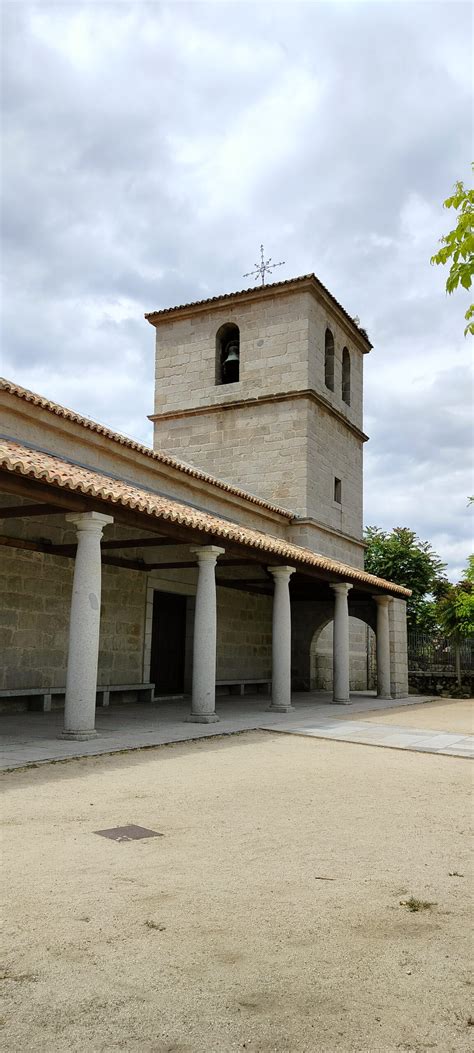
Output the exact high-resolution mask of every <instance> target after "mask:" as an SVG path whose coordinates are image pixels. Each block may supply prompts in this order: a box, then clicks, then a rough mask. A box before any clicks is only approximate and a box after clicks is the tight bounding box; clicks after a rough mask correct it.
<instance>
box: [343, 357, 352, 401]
mask: <svg viewBox="0 0 474 1053" xmlns="http://www.w3.org/2000/svg"><path fill="white" fill-rule="evenodd" d="M342 401H343V402H345V403H346V404H347V405H348V406H350V404H351V356H350V354H349V351H348V350H347V347H345V348H343V352H342Z"/></svg>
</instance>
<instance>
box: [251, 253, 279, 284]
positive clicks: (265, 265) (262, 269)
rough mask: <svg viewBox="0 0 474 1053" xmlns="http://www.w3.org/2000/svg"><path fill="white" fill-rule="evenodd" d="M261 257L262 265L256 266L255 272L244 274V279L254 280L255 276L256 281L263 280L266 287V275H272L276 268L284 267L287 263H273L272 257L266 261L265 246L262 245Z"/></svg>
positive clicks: (257, 264)
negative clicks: (264, 255)
mask: <svg viewBox="0 0 474 1053" xmlns="http://www.w3.org/2000/svg"><path fill="white" fill-rule="evenodd" d="M260 256H261V259H260V263H256V264H255V270H254V271H247V274H244V278H252V277H253V276H254V275H255V281H257V278H258V277H260V278H261V279H262V285H265V275H266V274H271V273H272V270H273V268H274V267H283V265H284V263H285V261H284V260H281V261H280V263H272V258H271V256H270V257H269V258H268V260H264V258H263V245H260Z"/></svg>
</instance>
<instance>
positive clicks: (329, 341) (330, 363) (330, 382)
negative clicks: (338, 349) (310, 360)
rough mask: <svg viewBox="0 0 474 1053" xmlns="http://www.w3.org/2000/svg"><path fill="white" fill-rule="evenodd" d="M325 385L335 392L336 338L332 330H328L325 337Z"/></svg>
mask: <svg viewBox="0 0 474 1053" xmlns="http://www.w3.org/2000/svg"><path fill="white" fill-rule="evenodd" d="M324 383H325V385H326V387H327V388H329V390H330V391H334V337H333V335H332V333H331V330H330V329H326V335H325V337H324Z"/></svg>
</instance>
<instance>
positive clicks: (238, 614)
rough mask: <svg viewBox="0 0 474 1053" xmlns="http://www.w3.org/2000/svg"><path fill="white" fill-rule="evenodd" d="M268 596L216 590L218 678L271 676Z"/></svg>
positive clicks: (270, 617) (270, 608)
mask: <svg viewBox="0 0 474 1053" xmlns="http://www.w3.org/2000/svg"><path fill="white" fill-rule="evenodd" d="M272 606H273V601H272V597H271V596H255V595H251V594H250V593H248V592H237V591H236V590H234V589H225V588H218V590H217V680H230V679H231V678H232V677H239V676H241V677H243V678H245V679H250V678H251V677H253V676H254V677H256V678H257V679H265V678H271V675H272Z"/></svg>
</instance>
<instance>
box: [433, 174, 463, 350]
mask: <svg viewBox="0 0 474 1053" xmlns="http://www.w3.org/2000/svg"><path fill="white" fill-rule="evenodd" d="M473 168H474V165H473ZM444 207H445V208H454V209H455V211H456V212H457V213H458V217H457V223H456V226H455V227H454V229H453V230H451V231H450V232H449V234H445V235H443V237H442V238H441V239H440V240H441V244H442V248H441V249H439V250H438V252H436V253H435V254H434V256H432V257H431V263H442V264H446V263H450V264H451V266H450V269H449V275H448V277H447V280H446V292H448V293H452V292H454V290H455V289H457V288H458V286H459V285H461V286H462V287H463V289H470V288H471V284H472V276H473V274H474V190H466V189H465V187H464V183H461V182H458V183H456V184H455V187H454V194H452V195H451V197H447V198H446V201H445V202H444ZM465 318H466V322H467V325H466V328H465V330H464V335H465V336H466V335H467V333H471V336H474V304H471V305H470V306H469V307H468V309H467V311H466V314H465Z"/></svg>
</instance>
